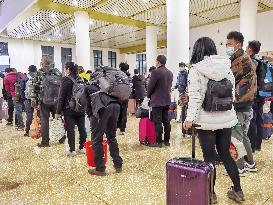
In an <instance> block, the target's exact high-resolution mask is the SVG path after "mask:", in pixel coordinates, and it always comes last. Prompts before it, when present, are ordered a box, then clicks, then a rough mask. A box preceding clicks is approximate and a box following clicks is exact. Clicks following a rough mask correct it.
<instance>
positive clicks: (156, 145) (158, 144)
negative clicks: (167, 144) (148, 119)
mask: <svg viewBox="0 0 273 205" xmlns="http://www.w3.org/2000/svg"><path fill="white" fill-rule="evenodd" d="M150 147H158V148H161V147H162V143H155V144H152V145H150Z"/></svg>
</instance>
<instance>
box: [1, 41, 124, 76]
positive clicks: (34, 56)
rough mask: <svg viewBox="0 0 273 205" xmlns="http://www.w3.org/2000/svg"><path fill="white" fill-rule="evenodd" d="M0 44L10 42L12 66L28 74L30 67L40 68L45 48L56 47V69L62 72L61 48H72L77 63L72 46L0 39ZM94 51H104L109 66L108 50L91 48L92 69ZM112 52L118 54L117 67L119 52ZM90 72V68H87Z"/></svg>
mask: <svg viewBox="0 0 273 205" xmlns="http://www.w3.org/2000/svg"><path fill="white" fill-rule="evenodd" d="M0 42H8V49H9V55H10V66H11V67H14V68H17V70H18V71H21V72H27V68H28V66H29V65H36V66H37V67H39V65H40V61H41V58H42V49H41V45H43V46H54V61H55V67H56V68H58V69H60V70H62V62H61V47H64V48H72V61H75V62H76V59H75V53H76V48H75V46H74V45H71V44H56V43H51V42H41V41H30V40H22V39H11V38H0ZM93 50H102V51H103V53H102V57H103V64H104V65H108V50H110V49H105V48H95V47H94V48H92V47H91V66H92V67H91V69H92V70H93V68H94V59H93ZM111 51H115V52H117V66H118V65H119V63H120V54H119V50H117V49H111ZM85 69H86V70H89V69H90V68H85Z"/></svg>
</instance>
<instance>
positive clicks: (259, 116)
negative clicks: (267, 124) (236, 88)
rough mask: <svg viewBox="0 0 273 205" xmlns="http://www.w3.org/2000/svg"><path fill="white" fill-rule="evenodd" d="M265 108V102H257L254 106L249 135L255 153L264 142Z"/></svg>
mask: <svg viewBox="0 0 273 205" xmlns="http://www.w3.org/2000/svg"><path fill="white" fill-rule="evenodd" d="M263 106H264V102H263V101H261V102H260V101H259V102H255V103H254V104H253V106H252V109H253V118H252V119H251V121H250V125H249V129H248V133H247V135H248V137H249V140H250V143H251V148H252V150H253V151H255V150H256V149H261V145H262V141H263Z"/></svg>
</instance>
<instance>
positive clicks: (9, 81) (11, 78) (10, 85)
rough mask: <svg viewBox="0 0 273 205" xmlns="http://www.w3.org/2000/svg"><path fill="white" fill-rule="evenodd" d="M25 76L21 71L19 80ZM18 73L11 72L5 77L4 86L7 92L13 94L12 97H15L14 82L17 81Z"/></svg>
mask: <svg viewBox="0 0 273 205" xmlns="http://www.w3.org/2000/svg"><path fill="white" fill-rule="evenodd" d="M23 77H24V74H23V73H19V80H20V79H22V78H23ZM16 80H17V79H16V73H15V72H11V73H8V74H7V75H6V77H5V78H4V88H5V90H6V91H7V93H9V94H11V96H12V97H14V84H15V83H16Z"/></svg>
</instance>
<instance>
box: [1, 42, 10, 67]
mask: <svg viewBox="0 0 273 205" xmlns="http://www.w3.org/2000/svg"><path fill="white" fill-rule="evenodd" d="M9 67H10V58H9V51H8V43H5V42H0V71H1V72H3V71H5V69H6V68H9Z"/></svg>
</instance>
